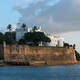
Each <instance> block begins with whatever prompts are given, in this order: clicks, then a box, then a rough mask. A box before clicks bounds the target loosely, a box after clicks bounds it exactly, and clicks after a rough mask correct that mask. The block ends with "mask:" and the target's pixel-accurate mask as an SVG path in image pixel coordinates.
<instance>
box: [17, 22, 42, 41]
mask: <svg viewBox="0 0 80 80" xmlns="http://www.w3.org/2000/svg"><path fill="white" fill-rule="evenodd" d="M21 26H22V24H20V23H18V24H17V28H16V41H19V40H20V39H22V37H23V36H24V34H25V33H27V32H33V28H32V27H26V28H25V29H23V28H22V27H21ZM35 31H36V32H42V30H41V27H39V28H38V29H37V30H35Z"/></svg>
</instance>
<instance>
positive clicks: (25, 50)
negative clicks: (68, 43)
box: [4, 45, 76, 65]
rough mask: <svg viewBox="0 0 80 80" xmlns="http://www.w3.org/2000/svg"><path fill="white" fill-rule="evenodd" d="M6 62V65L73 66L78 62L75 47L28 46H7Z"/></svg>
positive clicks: (5, 48)
mask: <svg viewBox="0 0 80 80" xmlns="http://www.w3.org/2000/svg"><path fill="white" fill-rule="evenodd" d="M4 61H5V62H6V63H16V64H20V63H24V64H33V63H38V62H39V63H45V64H48V65H54V64H72V63H75V62H76V56H75V49H74V48H73V47H66V48H55V47H30V46H26V45H18V46H16V45H5V46H4Z"/></svg>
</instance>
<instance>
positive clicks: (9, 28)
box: [7, 24, 12, 41]
mask: <svg viewBox="0 0 80 80" xmlns="http://www.w3.org/2000/svg"><path fill="white" fill-rule="evenodd" d="M7 29H8V30H9V33H10V35H9V40H10V41H11V40H12V33H11V31H12V25H11V24H9V25H8V26H7Z"/></svg>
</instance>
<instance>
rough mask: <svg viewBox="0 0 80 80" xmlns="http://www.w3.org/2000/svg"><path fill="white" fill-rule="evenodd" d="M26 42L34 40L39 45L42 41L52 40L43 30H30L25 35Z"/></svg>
mask: <svg viewBox="0 0 80 80" xmlns="http://www.w3.org/2000/svg"><path fill="white" fill-rule="evenodd" d="M24 39H25V41H26V42H33V43H34V45H38V43H40V42H51V40H50V38H48V37H47V36H46V35H45V34H44V33H43V32H28V33H26V34H25V35H24Z"/></svg>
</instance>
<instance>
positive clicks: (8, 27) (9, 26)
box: [7, 24, 12, 32]
mask: <svg viewBox="0 0 80 80" xmlns="http://www.w3.org/2000/svg"><path fill="white" fill-rule="evenodd" d="M7 29H8V30H9V32H11V30H12V25H11V24H9V25H8V26H7Z"/></svg>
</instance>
